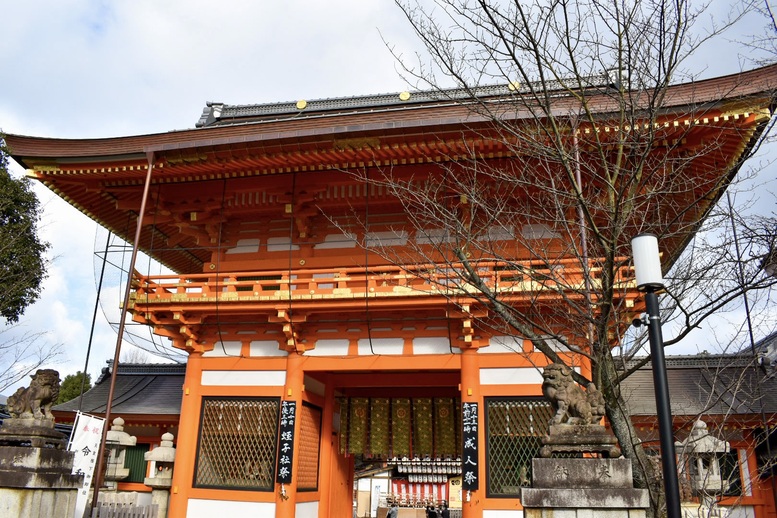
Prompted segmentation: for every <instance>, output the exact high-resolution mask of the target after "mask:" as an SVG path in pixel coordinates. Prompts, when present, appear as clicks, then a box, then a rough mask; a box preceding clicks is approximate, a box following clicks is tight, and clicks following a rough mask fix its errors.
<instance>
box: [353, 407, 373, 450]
mask: <svg viewBox="0 0 777 518" xmlns="http://www.w3.org/2000/svg"><path fill="white" fill-rule="evenodd" d="M350 403H351V404H350V413H349V416H348V420H349V425H350V426H349V428H348V453H364V450H365V448H366V446H367V423H368V422H369V410H370V400H369V399H368V398H366V397H354V398H351V401H350Z"/></svg>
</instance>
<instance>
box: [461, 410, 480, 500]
mask: <svg viewBox="0 0 777 518" xmlns="http://www.w3.org/2000/svg"><path fill="white" fill-rule="evenodd" d="M461 412H462V415H461V425H462V434H461V437H462V440H463V441H464V444H463V448H462V452H463V455H462V459H461V488H462V489H463V490H465V491H474V490H475V489H477V488H478V404H477V403H464V402H462V404H461Z"/></svg>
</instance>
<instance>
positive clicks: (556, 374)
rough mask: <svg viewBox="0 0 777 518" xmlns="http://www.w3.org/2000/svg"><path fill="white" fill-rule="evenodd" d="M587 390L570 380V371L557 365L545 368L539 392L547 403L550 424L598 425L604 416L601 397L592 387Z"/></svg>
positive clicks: (564, 366) (589, 386) (561, 365)
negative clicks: (550, 409) (549, 410)
mask: <svg viewBox="0 0 777 518" xmlns="http://www.w3.org/2000/svg"><path fill="white" fill-rule="evenodd" d="M586 388H587V390H585V391H584V390H583V389H582V388H580V385H578V384H577V383H575V381H574V380H573V379H572V369H570V368H569V367H567V366H566V365H563V364H560V363H553V364H551V365H548V366H547V367H545V369H544V370H543V372H542V393H543V394H544V395H545V397H546V398H547V399H548V400H549V401H550V404H551V406H552V407H553V410H554V412H555V413H554V414H553V417H551V419H550V423H549V424H550V425H556V424H582V425H591V424H598V423H599V421H600V420H601V419H602V417H603V416H604V412H605V410H604V398H603V397H602V394H601V392H599V391H598V390H597V389H596V385H594V384H593V383H589V384H588V386H587V387H586Z"/></svg>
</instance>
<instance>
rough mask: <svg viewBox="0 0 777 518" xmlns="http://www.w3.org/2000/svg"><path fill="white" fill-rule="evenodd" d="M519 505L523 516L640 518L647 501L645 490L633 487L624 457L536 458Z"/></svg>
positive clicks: (629, 462) (547, 517)
mask: <svg viewBox="0 0 777 518" xmlns="http://www.w3.org/2000/svg"><path fill="white" fill-rule="evenodd" d="M521 504H522V505H523V507H524V516H525V517H526V518H550V517H553V516H556V517H557V516H559V515H563V516H569V517H570V518H572V517H577V518H591V517H594V516H595V517H596V518H644V517H645V516H646V509H647V508H648V506H649V505H650V502H649V498H648V492H647V490H646V489H634V484H633V480H632V476H631V461H630V460H628V459H624V458H619V459H606V458H574V459H554V458H551V459H542V458H538V459H533V460H532V487H530V488H523V489H522V490H521ZM562 511H563V512H562Z"/></svg>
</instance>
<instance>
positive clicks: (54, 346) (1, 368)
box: [0, 324, 63, 392]
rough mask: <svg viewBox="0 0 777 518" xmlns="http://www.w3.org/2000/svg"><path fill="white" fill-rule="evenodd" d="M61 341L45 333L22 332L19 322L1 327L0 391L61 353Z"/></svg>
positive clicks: (52, 360) (58, 356) (21, 379)
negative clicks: (54, 341) (51, 338)
mask: <svg viewBox="0 0 777 518" xmlns="http://www.w3.org/2000/svg"><path fill="white" fill-rule="evenodd" d="M62 352H63V351H62V344H61V343H51V341H50V340H49V337H48V334H47V333H46V332H42V331H40V332H29V331H28V332H25V331H23V329H22V324H15V325H6V326H5V327H2V328H0V392H2V391H3V390H5V389H7V388H8V387H10V386H12V385H14V384H16V383H18V382H20V381H23V380H24V379H25V378H27V376H29V375H31V374H33V373H34V372H35V371H36V370H37V369H39V368H41V367H44V366H46V365H48V364H51V363H52V362H54V361H55V360H57V359H58V358H60V357H61V356H62Z"/></svg>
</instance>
